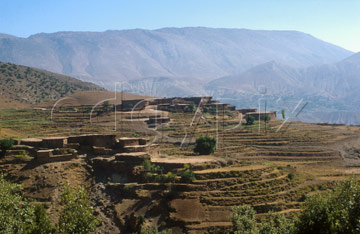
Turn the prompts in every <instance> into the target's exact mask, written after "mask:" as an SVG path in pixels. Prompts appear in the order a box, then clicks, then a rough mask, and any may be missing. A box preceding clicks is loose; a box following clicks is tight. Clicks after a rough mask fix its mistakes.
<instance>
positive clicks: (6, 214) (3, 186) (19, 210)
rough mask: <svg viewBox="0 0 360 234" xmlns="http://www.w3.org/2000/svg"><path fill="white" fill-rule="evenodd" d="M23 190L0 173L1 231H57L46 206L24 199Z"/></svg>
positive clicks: (43, 232)
mask: <svg viewBox="0 0 360 234" xmlns="http://www.w3.org/2000/svg"><path fill="white" fill-rule="evenodd" d="M21 190H22V187H21V186H20V185H17V184H13V183H8V182H6V180H5V176H4V175H3V174H0V233H19V234H20V233H31V234H32V233H33V234H35V233H39V234H45V233H46V234H47V233H55V231H56V229H55V227H54V226H53V225H52V224H51V223H50V219H49V217H48V216H47V214H46V211H45V209H44V207H43V206H42V205H34V204H33V203H31V202H30V201H28V200H26V199H24V198H23V197H22V196H21V193H20V192H21Z"/></svg>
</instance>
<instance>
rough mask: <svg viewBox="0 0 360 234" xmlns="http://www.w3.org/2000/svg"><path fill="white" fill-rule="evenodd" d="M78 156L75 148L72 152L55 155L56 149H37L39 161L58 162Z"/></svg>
mask: <svg viewBox="0 0 360 234" xmlns="http://www.w3.org/2000/svg"><path fill="white" fill-rule="evenodd" d="M76 157H77V151H76V150H73V151H72V152H71V153H67V154H59V155H54V149H43V150H38V151H37V157H36V159H37V161H39V162H57V161H68V160H71V159H73V158H76Z"/></svg>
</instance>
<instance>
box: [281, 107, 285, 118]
mask: <svg viewBox="0 0 360 234" xmlns="http://www.w3.org/2000/svg"><path fill="white" fill-rule="evenodd" d="M281 115H282V118H283V119H285V110H284V109H282V110H281Z"/></svg>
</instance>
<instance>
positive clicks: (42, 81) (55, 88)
mask: <svg viewBox="0 0 360 234" xmlns="http://www.w3.org/2000/svg"><path fill="white" fill-rule="evenodd" d="M83 90H103V88H100V87H99V86H97V85H95V84H92V83H87V82H83V81H80V80H77V79H75V78H71V77H69V76H64V75H60V74H56V73H52V72H48V71H45V70H40V69H35V68H31V67H26V66H20V65H15V64H10V63H2V62H0V96H2V97H4V98H9V99H12V100H16V101H19V102H22V103H28V104H35V103H41V102H45V101H49V100H55V99H58V98H61V97H65V96H67V95H69V94H72V93H74V92H77V91H83Z"/></svg>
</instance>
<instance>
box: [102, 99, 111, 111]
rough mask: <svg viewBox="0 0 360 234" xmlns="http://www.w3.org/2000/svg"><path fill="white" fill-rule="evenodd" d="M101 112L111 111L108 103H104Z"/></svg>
mask: <svg viewBox="0 0 360 234" xmlns="http://www.w3.org/2000/svg"><path fill="white" fill-rule="evenodd" d="M102 111H103V112H109V111H111V104H110V102H109V101H105V102H104V104H103V108H102Z"/></svg>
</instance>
